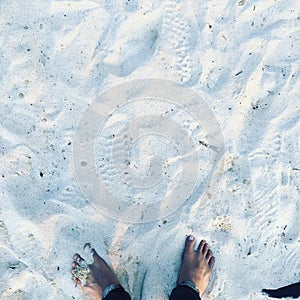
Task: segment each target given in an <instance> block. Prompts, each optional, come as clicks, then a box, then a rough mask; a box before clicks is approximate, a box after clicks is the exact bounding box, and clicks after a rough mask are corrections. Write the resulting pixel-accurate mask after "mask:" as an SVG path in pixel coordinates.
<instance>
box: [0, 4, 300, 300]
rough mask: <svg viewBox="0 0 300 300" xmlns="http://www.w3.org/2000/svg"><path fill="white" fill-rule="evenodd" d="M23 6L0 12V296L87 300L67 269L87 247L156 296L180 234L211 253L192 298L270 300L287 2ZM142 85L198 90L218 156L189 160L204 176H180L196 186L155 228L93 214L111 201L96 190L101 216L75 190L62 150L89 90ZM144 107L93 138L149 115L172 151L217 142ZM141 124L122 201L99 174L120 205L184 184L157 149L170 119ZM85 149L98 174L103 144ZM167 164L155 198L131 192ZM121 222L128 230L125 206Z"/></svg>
mask: <svg viewBox="0 0 300 300" xmlns="http://www.w3.org/2000/svg"><path fill="white" fill-rule="evenodd" d="M25 2H26V3H25ZM25 2H24V1H21V0H12V1H8V0H1V1H0V31H1V33H0V44H1V47H0V84H1V88H0V101H1V105H0V148H1V156H0V166H1V167H0V170H1V172H0V193H1V200H0V201H1V202H0V203H1V207H0V298H1V299H22V300H23V299H24V300H25V299H28V300H29V299H30V300H33V299H34V300H35V299H42V300H44V299H55V300H60V299H88V298H86V297H85V295H84V294H83V293H82V291H81V290H80V288H79V287H77V288H75V287H74V284H73V283H72V281H71V273H70V263H71V258H72V255H73V254H74V253H75V252H79V253H81V254H83V255H84V251H83V245H84V244H85V243H86V242H90V243H91V244H92V245H93V246H94V247H95V249H96V250H97V251H98V252H99V254H101V255H102V256H103V257H104V258H105V259H106V260H107V261H108V262H109V264H111V265H112V266H113V267H114V270H115V272H116V274H117V276H118V277H119V279H120V281H121V283H122V284H123V285H124V287H125V288H126V289H127V290H128V291H130V293H131V295H132V298H133V299H136V300H144V299H147V300H148V299H149V300H150V299H155V300H160V299H161V300H163V299H168V295H169V294H170V292H171V290H172V288H173V287H174V285H175V282H176V277H177V271H178V268H179V264H180V256H181V252H182V248H183V243H184V239H185V237H186V235H187V234H193V235H195V236H196V237H197V239H201V238H205V239H206V240H207V241H208V242H209V243H210V244H211V249H212V250H213V252H214V254H215V257H216V265H215V270H214V273H213V276H212V280H211V283H210V285H209V287H208V290H207V293H206V295H205V296H204V297H203V300H204V299H216V300H217V299H218V300H221V299H222V300H223V299H226V300H228V299H233V300H235V299H247V300H248V299H249V300H250V299H252V300H260V299H268V297H267V296H265V295H262V294H261V293H260V290H261V289H262V288H277V287H280V286H283V285H287V284H291V283H293V282H297V281H299V278H300V274H299V270H300V268H299V262H300V251H299V250H300V249H299V248H300V247H299V228H300V224H299V220H300V217H299V198H300V197H299V191H300V120H299V118H300V100H299V93H300V73H299V71H300V70H299V69H300V68H299V67H300V2H299V0H289V1H288V0H258V1H255V0H241V1H238V0H236V1H234V0H222V1H209V0H203V1H193V0H191V1H180V0H162V1H158V0H155V1H146V0H144V1H139V0H111V1H106V0H97V1H96V0H95V1H83V0H82V1H75V0H73V1H54V0H43V1H38V0H35V1H34V0H29V1H25ZM144 78H158V79H161V81H162V82H163V80H171V81H172V82H176V83H178V84H182V85H183V87H185V88H187V89H189V90H191V91H193V92H195V93H197V94H198V95H199V97H201V99H203V101H205V103H206V104H205V105H204V104H203V106H201V109H202V108H203V110H205V111H206V112H208V111H209V112H210V113H212V114H213V116H214V117H215V118H216V120H217V122H218V126H219V127H218V130H219V131H218V132H219V133H221V134H222V136H223V138H224V141H223V142H224V147H223V148H222V149H219V150H220V151H219V153H218V154H220V155H219V157H218V158H216V157H214V156H213V155H212V153H213V152H211V151H208V150H211V149H209V148H207V147H205V146H203V145H202V146H203V147H200V148H199V149H202V150H201V151H202V152H201V153H200V156H199V157H200V158H199V162H200V165H201V166H202V167H201V168H198V167H195V166H196V165H193V167H191V168H190V170H191V173H190V174H192V175H193V174H194V173H193V172H195V171H196V173H197V172H198V183H197V184H198V185H197V188H195V189H194V190H193V192H192V193H191V195H190V196H189V197H188V200H187V201H184V202H183V203H182V205H181V206H180V207H179V209H177V210H176V211H175V212H174V213H172V214H171V215H169V216H166V215H164V214H161V212H162V211H161V210H160V203H159V202H158V204H157V210H156V211H154V213H155V212H156V213H157V215H156V216H155V217H156V220H155V221H152V222H147V223H146V222H143V221H142V222H141V223H139V224H133V223H130V222H124V221H122V220H119V219H118V218H117V219H113V218H111V216H106V215H107V214H109V210H108V213H106V215H104V214H103V213H102V212H101V211H100V210H101V205H102V206H103V205H105V203H107V207H111V206H110V205H113V204H112V202H111V203H109V200H108V199H109V198H105V197H107V195H106V196H105V197H104V195H101V193H100V195H99V198H101V199H104V200H103V201H104V202H103V203H104V204H103V203H102V204H101V205H100V209H99V206H98V208H95V206H94V203H92V202H91V201H90V198H89V197H90V196H91V195H84V194H83V192H82V190H81V187H80V182H79V183H78V180H76V178H77V177H76V175H78V174H77V171H76V163H78V161H76V159H78V156H76V155H75V161H74V153H75V154H76V147H75V146H76V145H75V144H76V143H75V142H74V141H75V138H76V134H77V133H78V130H79V129H78V128H79V127H78V124H79V121H80V120H82V116H83V114H84V112H85V111H86V110H87V109H88V107H90V105H91V104H92V103H93V102H94V101H96V100H97V99H98V100H99V95H100V94H101V93H103V92H104V91H109V90H110V89H111V88H113V87H114V86H116V85H118V84H122V83H125V82H129V81H132V80H134V79H144ZM138 88H139V87H137V90H138ZM173 96H175V95H174V94H172V91H171V93H170V98H172V97H173ZM116 99H117V98H116ZM152 100H153V99H152ZM169 100H172V99H169ZM149 101H150V102H149V103H148V102H147V101H146V102H145V101H144V103H143V104H137V103H135V104H133V105H135V106H134V107H131V106H130V105H127V106H126V105H125V107H124V109H123V111H120V112H118V113H116V114H115V119H113V120H111V122H110V123H109V121H110V120H109V119H108V120H107V122H108V123H109V124H108V125H107V127H105V130H106V131H105V134H104V135H105V137H106V138H107V137H108V136H110V135H111V134H112V132H114V133H115V134H116V136H117V138H122V137H123V136H125V134H124V132H123V131H122V130H123V129H124V128H125V129H124V130H127V133H128V134H130V133H132V127H130V126H129V127H128V126H127V125H126V124H127V122H128V121H129V119H130V118H129V116H131V114H132V116H133V115H134V116H135V117H137V116H144V117H145V115H147V113H149V114H150V113H151V114H152V115H155V116H156V117H157V116H158V117H159V116H160V115H163V116H164V117H165V118H168V119H169V120H176V124H182V126H179V128H178V130H174V131H172V130H171V131H170V132H169V134H170V136H171V137H174V139H175V140H176V141H182V140H183V139H184V137H182V136H181V135H180V134H181V133H182V132H183V131H182V130H186V132H189V130H190V133H191V136H192V139H194V141H196V140H197V139H199V137H200V138H201V137H204V138H208V139H209V142H210V143H211V145H214V142H216V140H215V138H216V137H215V136H214V135H210V128H209V126H210V124H214V123H210V122H209V118H208V120H206V121H205V122H206V125H207V126H208V129H207V128H206V129H205V130H206V131H205V130H204V129H203V128H204V127H201V126H200V129H199V130H198V131H197V130H196V129H195V128H198V127H197V126H196V125H197V124H196V125H195V122H196V121H197V120H196V121H195V120H194V121H191V120H189V118H188V116H186V115H185V114H184V112H183V110H180V108H178V107H177V109H176V107H174V111H172V113H170V114H169V115H166V113H163V111H165V109H166V108H165V107H163V106H160V105H162V104H159V103H156V102H155V101H153V102H151V99H150V100H149ZM111 108H114V107H113V105H112V106H111ZM187 109H188V110H189V111H190V112H191V111H192V112H193V105H192V104H191V106H188V107H187ZM145 118H146V117H145ZM153 118H154V117H153ZM151 120H153V119H151ZM151 120H146V123H147V122H150V124H152V123H151ZM154 120H159V118H158V119H155V118H154ZM88 121H89V120H88ZM141 121H142V120H141V119H138V124H141ZM198 121H200V123H201V122H202V121H203V120H202V119H201V118H200V119H198ZM162 122H163V121H162ZM180 122H181V123H180ZM193 122H194V123H193ZM196 123H197V122H196ZM147 124H149V123H147ZM154 124H156V125H157V124H158V125H159V124H161V123H160V122H153V124H152V125H151V126H152V129H153V128H154V129H156V131H158V132H159V131H160V130H161V133H162V135H161V136H159V135H158V134H153V136H151V135H149V134H148V135H145V136H142V135H141V136H142V138H141V139H139V140H138V141H137V143H136V144H134V147H133V149H132V151H131V156H130V159H131V160H132V161H134V162H135V165H136V166H137V168H136V169H138V170H132V169H130V170H131V172H135V173H134V174H135V176H136V177H131V179H132V178H133V180H135V181H134V182H133V183H132V182H129V183H130V184H132V186H131V189H130V191H129V192H130V193H129V192H128V190H126V193H127V192H128V193H129V194H126V193H125V192H124V190H123V189H122V188H121V183H120V182H119V181H118V180H116V178H117V179H118V177H117V176H116V174H115V173H114V171H113V168H112V167H113V165H110V164H106V165H105V164H104V165H99V170H98V173H99V174H98V175H99V176H102V177H103V178H104V181H103V182H104V184H106V186H107V187H108V188H109V189H113V190H114V193H115V194H114V196H115V197H120V199H121V200H122V201H125V203H126V201H133V200H136V199H143V201H144V202H145V201H146V202H147V203H152V204H153V203H154V204H155V203H156V202H155V201H156V199H158V198H159V197H163V195H164V194H165V193H166V190H168V189H169V190H174V188H175V187H174V186H175V185H180V183H181V177H180V174H181V173H180V172H181V171H184V172H185V174H186V176H187V174H189V171H188V170H189V168H185V166H184V163H183V164H181V162H182V160H181V158H183V156H184V153H182V152H179V154H178V153H177V152H176V151H177V150H176V143H175V144H174V143H172V141H168V142H166V141H164V137H165V133H166V128H168V126H169V123H162V124H167V125H166V127H163V129H159V127H156V125H154ZM170 124H171V123H170ZM172 124H173V123H172ZM173 125H174V124H173ZM173 125H170V126H171V127H172V126H173ZM202 125H203V124H202ZM98 126H100V125H99V124H98ZM124 126H125V127H124ZM126 126H127V127H126ZM174 126H175V125H174ZM134 128H135V129H136V130H140V127H138V129H137V127H134ZM172 128H174V127H172ZM142 129H143V130H144V133H147V132H146V127H145V128H144V127H142ZM136 132H140V131H136ZM136 132H134V133H136ZM174 132H176V134H174ZM89 134H90V132H89V131H87V132H86V136H89ZM223 142H222V143H223ZM151 143H152V144H153V145H154V146H153V145H152V144H151ZM95 145H96V146H95V159H96V161H97V162H98V160H99V161H101V157H103V155H105V157H106V156H107V157H109V155H110V154H111V153H110V150H109V149H110V148H109V147H110V146H111V144H109V143H108V144H106V142H105V141H103V140H101V138H99V139H97V141H96V143H95ZM74 149H75V150H74ZM120 149H121V150H122V147H121V148H120ZM153 149H154V150H153ZM197 149H198V148H197ZM199 149H198V150H199ZM121 150H120V151H121ZM204 150H205V151H204ZM153 151H154V152H155V151H156V152H155V153H156V154H157V153H158V154H159V155H157V156H155V159H152V158H153ZM199 151H200V150H199ZM123 152H124V151H123ZM123 152H122V151H121V152H120V153H121V154H122V153H123ZM103 153H104V154H103ZM118 153H119V152H116V154H117V155H116V157H117V158H115V159H116V161H118V159H119V158H120V157H121V156H119V155H118ZM176 153H177V154H178V155H177V154H176ZM121 154H120V155H121ZM123 154H124V153H123ZM101 155H102V156H101ZM176 155H177V156H176ZM174 157H175V158H176V159H174ZM159 158H160V159H159ZM168 159H169V160H171V161H172V159H173V161H172V162H173V163H171V164H170V165H171V166H170V167H169V169H168V171H167V172H169V173H168V174H169V175H168V178H167V179H166V180H167V181H164V180H161V181H159V183H158V185H156V189H155V192H153V191H152V190H151V189H150V190H147V189H142V188H141V186H140V185H139V186H136V185H135V184H134V183H137V181H138V178H145V177H146V178H147V176H148V175H147V170H149V168H150V169H151V168H152V167H153V170H154V171H153V173H151V174H152V175H153V174H154V175H155V174H156V173H155V172H156V171H157V172H158V171H159V170H161V166H162V165H163V164H164V163H165V162H166V161H167V160H168ZM84 164H85V162H84V161H83V162H81V165H82V166H83V165H84ZM187 166H189V165H187ZM197 166H198V165H197ZM156 167H157V168H156ZM122 170H123V169H122ZM151 170H152V169H151ZM199 170H200V171H199ZM154 175H153V176H152V178H153V179H155V178H156V176H154ZM164 178H165V177H164ZM125 179H126V178H125ZM192 179H193V176H190V178H188V179H187V180H192ZM206 181H207V182H206ZM190 182H192V181H188V183H190ZM81 183H82V182H81ZM140 184H142V185H143V184H146V183H145V181H141V182H140ZM172 184H173V185H174V186H172ZM194 184H195V186H196V183H194ZM166 186H167V187H168V189H166ZM180 191H181V192H182V194H181V192H180V193H179V194H178V195H179V196H178V197H180V196H186V195H185V194H184V192H185V191H183V190H180ZM86 196H87V197H86ZM102 196H103V197H102ZM123 196H124V197H125V198H126V199H125V198H124V199H123V198H122V197H123ZM143 197H144V198H143ZM177 200H178V201H179V200H180V199H179V198H178V199H177ZM185 200H186V199H185ZM130 204H131V205H133V207H134V205H135V204H136V203H135V202H134V203H133V202H130ZM142 205H145V204H142ZM114 209H115V208H114ZM104 210H105V208H103V212H104ZM126 213H127V214H126V216H127V217H128V216H129V219H130V214H131V213H133V214H134V210H129V211H128V212H126ZM123 217H124V216H123Z"/></svg>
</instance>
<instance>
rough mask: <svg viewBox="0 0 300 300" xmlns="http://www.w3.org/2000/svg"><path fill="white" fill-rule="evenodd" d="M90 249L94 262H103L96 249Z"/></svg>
mask: <svg viewBox="0 0 300 300" xmlns="http://www.w3.org/2000/svg"><path fill="white" fill-rule="evenodd" d="M91 251H92V254H93V259H94V262H96V263H100V262H103V259H102V258H101V256H100V255H99V254H98V253H97V251H96V250H95V249H94V248H93V249H92V250H91Z"/></svg>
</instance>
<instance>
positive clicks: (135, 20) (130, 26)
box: [103, 10, 160, 76]
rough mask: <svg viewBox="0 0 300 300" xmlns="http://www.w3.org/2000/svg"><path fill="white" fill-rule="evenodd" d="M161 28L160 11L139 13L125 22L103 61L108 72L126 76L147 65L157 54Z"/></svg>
mask: <svg viewBox="0 0 300 300" xmlns="http://www.w3.org/2000/svg"><path fill="white" fill-rule="evenodd" d="M159 26H160V11H158V10H156V11H153V12H151V13H147V14H142V13H140V12H137V13H135V14H133V15H132V16H131V17H130V18H128V19H127V20H126V21H124V22H123V23H122V24H121V27H120V29H119V30H118V32H117V34H116V37H115V43H114V44H113V46H112V48H111V49H110V50H109V53H108V55H107V56H106V57H105V58H104V61H103V62H104V64H105V65H106V66H107V68H108V71H109V72H111V73H113V74H116V75H117V76H126V75H128V74H130V73H132V72H133V71H134V70H135V69H136V68H138V67H139V66H141V65H143V64H144V63H146V62H147V61H148V60H149V59H150V57H151V56H152V55H153V53H154V52H155V49H156V40H157V38H158V27H159ZM129 33H130V34H129Z"/></svg>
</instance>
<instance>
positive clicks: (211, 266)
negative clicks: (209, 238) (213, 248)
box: [208, 256, 215, 269]
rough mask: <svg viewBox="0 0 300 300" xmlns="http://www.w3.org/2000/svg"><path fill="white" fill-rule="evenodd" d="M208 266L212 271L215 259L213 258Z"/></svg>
mask: <svg viewBox="0 0 300 300" xmlns="http://www.w3.org/2000/svg"><path fill="white" fill-rule="evenodd" d="M208 265H209V266H210V268H211V269H212V268H213V267H214V265H215V258H214V257H213V256H212V257H211V258H210V260H209V261H208Z"/></svg>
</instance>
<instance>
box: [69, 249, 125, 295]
mask: <svg viewBox="0 0 300 300" xmlns="http://www.w3.org/2000/svg"><path fill="white" fill-rule="evenodd" d="M92 253H93V258H94V262H93V263H92V264H90V265H87V267H88V268H89V269H90V272H89V273H88V274H87V278H86V282H82V280H80V279H78V278H77V277H76V275H75V274H76V270H77V269H78V267H79V266H80V265H82V264H84V263H85V260H84V259H83V258H82V257H81V256H80V255H79V254H77V253H76V254H75V255H74V256H73V263H72V274H73V278H72V279H73V281H74V282H75V283H76V284H79V285H80V286H81V288H82V290H83V291H85V292H86V293H87V294H88V295H89V296H90V297H91V298H92V299H94V300H102V292H103V290H104V289H105V288H106V287H107V286H108V285H110V284H113V283H115V284H120V282H119V281H118V279H117V277H116V275H115V274H114V273H113V272H112V270H111V269H110V267H109V266H108V265H107V263H106V262H105V261H104V260H103V259H102V258H101V257H100V256H99V255H98V253H97V252H96V250H95V249H92Z"/></svg>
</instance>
